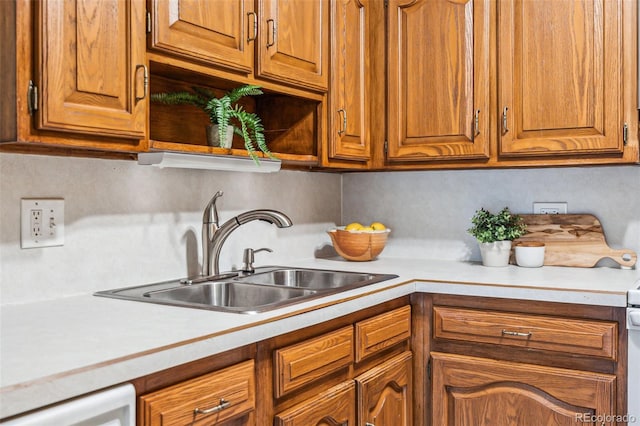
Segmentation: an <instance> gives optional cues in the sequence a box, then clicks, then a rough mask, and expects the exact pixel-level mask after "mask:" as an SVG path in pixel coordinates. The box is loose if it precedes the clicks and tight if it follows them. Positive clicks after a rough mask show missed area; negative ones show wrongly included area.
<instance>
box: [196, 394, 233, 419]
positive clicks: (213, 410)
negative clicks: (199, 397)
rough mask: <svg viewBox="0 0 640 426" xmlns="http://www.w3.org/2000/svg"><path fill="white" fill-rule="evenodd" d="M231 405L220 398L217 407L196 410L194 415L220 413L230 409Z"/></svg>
mask: <svg viewBox="0 0 640 426" xmlns="http://www.w3.org/2000/svg"><path fill="white" fill-rule="evenodd" d="M230 405H231V403H230V402H229V401H227V400H225V399H224V398H220V404H218V405H216V406H215V407H211V408H196V409H195V410H193V414H195V415H198V414H211V413H216V412H218V411H222V410H224V409H225V408H228V407H229V406H230Z"/></svg>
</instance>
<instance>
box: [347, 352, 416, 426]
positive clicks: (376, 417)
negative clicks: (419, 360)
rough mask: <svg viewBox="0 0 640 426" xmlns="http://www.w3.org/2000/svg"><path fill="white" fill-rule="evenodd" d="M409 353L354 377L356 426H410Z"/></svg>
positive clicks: (411, 402) (410, 357) (410, 358)
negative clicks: (356, 401)
mask: <svg viewBox="0 0 640 426" xmlns="http://www.w3.org/2000/svg"><path fill="white" fill-rule="evenodd" d="M411 362H412V355H411V352H404V353H402V354H400V355H398V356H396V357H394V358H392V359H390V360H389V361H386V362H384V363H382V364H380V365H378V366H376V367H374V368H372V369H370V370H369V371H367V372H366V373H363V374H362V375H360V376H358V377H356V386H357V390H358V425H360V426H365V425H367V426H369V425H373V426H409V425H411V424H412V407H411V406H412V404H413V401H412V394H411V388H412V386H411V377H412V375H411Z"/></svg>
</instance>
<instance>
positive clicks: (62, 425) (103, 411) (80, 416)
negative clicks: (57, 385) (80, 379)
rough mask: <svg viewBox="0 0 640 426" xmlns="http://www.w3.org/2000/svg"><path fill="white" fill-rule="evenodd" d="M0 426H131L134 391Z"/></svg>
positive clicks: (122, 389) (120, 390)
mask: <svg viewBox="0 0 640 426" xmlns="http://www.w3.org/2000/svg"><path fill="white" fill-rule="evenodd" d="M0 424H1V425H2V426H71V425H82V426H135V424H136V391H135V388H134V387H133V385H131V384H126V385H122V386H118V387H116V388H111V389H109V390H105V391H101V392H97V393H94V394H91V395H88V396H83V397H80V398H78V399H74V400H72V401H69V402H65V403H62V404H58V405H55V406H53V407H51V408H46V409H44V410H39V411H35V412H33V413H31V414H27V415H25V416H21V417H16V418H15V419H12V420H10V421H8V422H0Z"/></svg>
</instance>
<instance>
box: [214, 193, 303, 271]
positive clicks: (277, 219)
mask: <svg viewBox="0 0 640 426" xmlns="http://www.w3.org/2000/svg"><path fill="white" fill-rule="evenodd" d="M221 196H222V191H218V192H216V194H215V195H214V196H213V198H212V199H211V201H209V203H208V204H207V206H206V207H205V210H204V214H203V215H202V275H203V276H205V277H206V276H209V275H218V274H219V273H220V265H219V264H220V252H221V251H222V246H223V244H224V242H225V241H226V240H227V238H228V237H229V235H230V234H231V233H232V232H233V231H235V230H236V229H238V228H239V227H240V226H242V225H244V224H245V223H248V222H252V221H254V220H263V221H265V222H269V223H272V224H274V225H276V226H277V227H278V228H288V227H290V226H291V225H292V222H291V219H290V218H289V217H288V216H287V215H286V214H284V213H282V212H279V211H277V210H268V209H260V210H249V211H247V212H244V213H241V214H239V215H238V216H236V217H233V218H231V219H229V220H228V221H226V222H225V223H224V224H222V225H219V222H218V210H217V208H216V200H217V199H218V198H219V197H221Z"/></svg>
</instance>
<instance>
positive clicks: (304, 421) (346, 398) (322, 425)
mask: <svg viewBox="0 0 640 426" xmlns="http://www.w3.org/2000/svg"><path fill="white" fill-rule="evenodd" d="M355 401H356V387H355V384H354V382H353V381H348V382H344V383H341V384H339V385H338V386H335V387H333V388H331V389H329V390H328V391H326V392H323V393H321V394H319V395H318V396H316V397H314V398H311V399H309V400H307V401H305V402H303V403H300V404H298V405H296V406H294V407H292V408H290V409H288V410H286V411H284V412H282V413H279V414H277V415H276V417H275V422H274V423H275V425H276V426H310V425H313V426H336V425H355V424H356V404H355Z"/></svg>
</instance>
